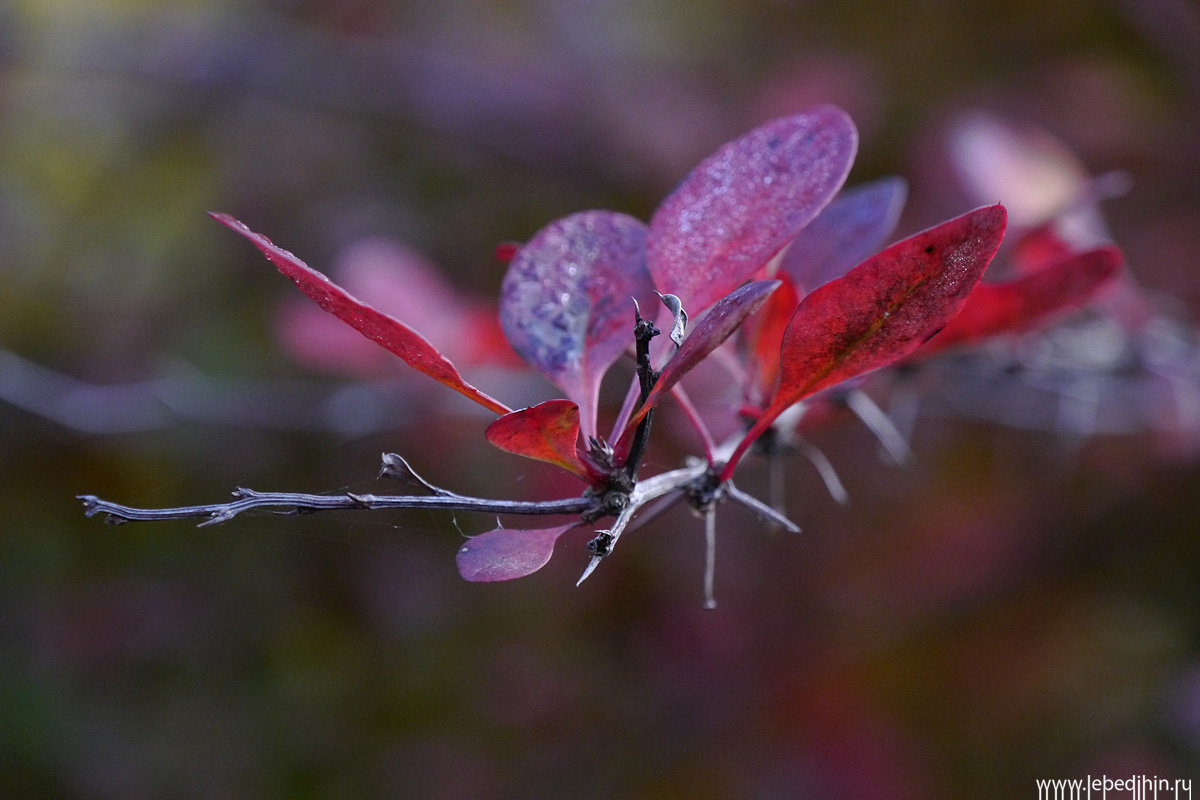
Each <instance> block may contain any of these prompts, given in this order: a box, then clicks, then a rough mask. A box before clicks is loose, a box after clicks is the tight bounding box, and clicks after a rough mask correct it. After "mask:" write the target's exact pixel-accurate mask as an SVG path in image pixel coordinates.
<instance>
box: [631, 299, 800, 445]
mask: <svg viewBox="0 0 1200 800" xmlns="http://www.w3.org/2000/svg"><path fill="white" fill-rule="evenodd" d="M778 286H779V281H754V282H753V283H747V284H746V285H745V286H742V287H740V288H738V289H736V290H734V291H733V292H731V293H730V294H728V295H726V296H725V297H722V298H721V299H720V300H719V301H717V304H716V305H714V306H713V307H712V308H711V309H710V310H709V312H708V313H707V314H705V315H704V318H703V319H701V320H700V322H699V323H697V324H696V327H695V329H694V330H693V331H692V332H691V333H690V334H689V335H688V337H687V338H686V339H684V340H683V346H682V347H680V348H679V349H678V350H676V351H675V354H674V355H672V356H671V360H670V361H668V362H667V363H666V365H665V366H663V368H662V372H661V373H660V374H659V376H658V380H657V381H656V382H655V384H654V388H653V389H651V390H650V394H649V395H648V396H647V397H646V402H645V403H643V404H642V407H641V408H640V409H638V413H637V414H635V415H634V416H633V418H632V419H630V420H629V424H628V425H627V426H626V429H627V430H628V429H631V428H632V427H633V426H635V425H636V424H637V423H638V422H639V421H640V420H641V419H642V417H644V416H646V412H647V411H649V410H650V409H651V408H652V407H653V406H654V405H655V404H656V403H657V402H658V401H659V400H660V399H662V396H663V395H664V394H666V393H667V392H669V391H670V390H671V387H673V386H674V385H675V384H676V383H678V382H679V379H680V378H682V377H683V376H684V375H686V374H687V373H688V371H689V370H691V369H692V368H693V367H695V366H696V365H697V364H699V363H700V362H701V361H703V360H704V359H705V358H707V357H708V355H709V354H710V353H711V352H712V351H713V350H716V349H717V348H718V347H720V345H721V343H722V342H724V341H725V340H726V339H728V338H729V337H730V336H731V335H732V334H733V332H734V331H736V330H737V329H738V326H739V325H741V324H742V322H743V321H745V319H746V317H748V316H750V315H751V314H753V313H754V312H755V311H757V310H758V309H759V307H760V306H762V304H763V303H764V302H765V301H766V299H767V297H769V296H770V294H771V292H773V291H775V289H776V288H777V287H778Z"/></svg>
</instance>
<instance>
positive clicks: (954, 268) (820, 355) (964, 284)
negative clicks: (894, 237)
mask: <svg viewBox="0 0 1200 800" xmlns="http://www.w3.org/2000/svg"><path fill="white" fill-rule="evenodd" d="M1004 223H1005V213H1004V207H1003V206H988V207H986V208H980V209H976V210H975V211H972V212H970V213H968V214H964V215H963V216H961V217H958V218H956V219H952V220H950V221H949V222H944V223H942V224H941V225H938V226H936V227H933V228H930V229H929V230H926V231H923V232H921V233H918V234H917V235H915V236H912V237H909V238H908V239H904V240H903V241H901V242H897V243H896V244H894V245H892V246H891V247H889V248H887V249H886V250H883V251H881V252H880V253H877V254H876V255H875V256H872V257H871V258H869V259H867V260H866V261H864V262H863V263H861V264H859V265H858V266H857V267H855V268H854V269H852V270H850V271H849V272H847V273H846V274H845V275H844V276H842V277H841V278H837V279H836V280H832V281H830V282H829V283H826V284H825V285H824V286H821V287H819V288H818V289H816V290H815V291H813V292H812V293H810V294H809V295H807V296H806V297H805V298H804V299H803V300H801V301H800V306H799V307H798V308H797V309H796V313H795V315H793V316H792V320H791V322H789V323H788V327H787V330H786V331H785V332H784V337H783V348H782V351H781V354H780V357H781V364H782V366H781V377H780V384H779V390H778V391H777V392H776V394H775V398H774V399H773V400H772V401H771V403H770V405H769V406H768V407H767V409H766V411H764V412H763V415H762V416H761V417H759V419H758V420H757V421H756V422H755V424H754V426H753V427H752V428H751V429H750V431H749V432H748V433H747V434H746V437H745V438H744V439H743V440H742V441H741V442H740V443H739V445H738V447H737V449H736V450H735V452H734V454H733V456H732V457H731V458H730V460H729V462H728V463H727V464H726V466H725V468H724V470H723V471H722V476H721V477H722V478H723V479H727V478H728V477H729V476H730V475H732V473H733V468H734V467H735V466H736V465H737V462H738V460H739V459H740V458H741V456H742V455H743V453H744V452H745V450H746V448H747V447H749V445H750V443H751V442H753V441H754V439H756V438H757V437H758V436H759V435H760V434H761V433H762V432H763V431H764V430H766V429H767V428H768V427H769V426H770V425H771V423H773V422H774V421H775V419H776V418H778V416H779V415H780V414H781V413H783V411H784V410H786V409H787V408H788V407H789V406H791V405H793V404H794V403H796V402H798V401H800V400H802V399H803V398H805V397H807V396H809V395H811V394H814V393H816V392H819V391H821V390H822V389H825V388H828V387H830V386H834V385H836V384H838V383H841V382H842V381H845V380H847V379H849V378H853V377H855V376H857V375H861V374H863V373H865V372H869V371H871V370H874V369H878V368H879V367H883V366H886V365H888V364H891V363H892V362H894V361H897V360H898V359H900V358H903V357H904V356H906V355H908V354H909V353H911V352H912V351H913V350H915V349H916V348H917V347H919V346H920V345H921V343H922V342H924V341H925V340H926V339H928V338H929V337H930V336H932V335H933V334H935V333H936V332H937V331H938V330H940V329H941V328H943V327H944V326H945V325H946V323H947V322H948V321H949V320H950V318H951V317H953V316H954V314H955V313H956V312H957V311H958V310H959V308H961V307H962V305H963V303H964V302H965V300H966V298H967V295H968V294H969V293H970V292H971V290H972V289H973V288H974V287H975V285H976V284H977V283H978V282H979V278H980V277H981V276H982V275H983V272H984V270H985V269H986V268H987V265H988V263H989V262H990V261H991V260H992V257H993V256H994V255H995V253H996V248H998V247H999V246H1000V240H1001V238H1002V237H1003V235H1004Z"/></svg>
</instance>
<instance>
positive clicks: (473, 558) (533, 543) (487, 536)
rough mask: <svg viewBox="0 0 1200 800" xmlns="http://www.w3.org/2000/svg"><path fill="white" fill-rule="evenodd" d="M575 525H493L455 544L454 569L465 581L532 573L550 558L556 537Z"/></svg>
mask: <svg viewBox="0 0 1200 800" xmlns="http://www.w3.org/2000/svg"><path fill="white" fill-rule="evenodd" d="M578 525H579V523H578V522H572V523H570V524H569V525H560V526H559V527H557V528H536V529H533V530H520V529H510V528H497V529H496V530H494V531H488V532H487V533H481V534H479V535H478V536H472V537H471V538H470V540H468V541H467V543H466V544H464V545H463V546H462V547H460V548H458V555H457V556H456V558H455V561H456V562H457V563H458V573H459V574H460V575H462V576H463V578H465V579H467V580H469V581H481V582H482V581H510V580H513V579H514V578H523V577H525V576H526V575H532V574H533V573H535V572H537V571H538V570H539V569H541V568H542V567H544V566H546V564H547V563H548V562H549V561H550V557H551V556H553V555H554V544H555V543H556V542H557V541H558V537H560V536H562V535H563V534H564V533H566V532H567V531H569V530H571V529H572V528H575V527H577V526H578Z"/></svg>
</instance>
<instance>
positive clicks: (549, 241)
mask: <svg viewBox="0 0 1200 800" xmlns="http://www.w3.org/2000/svg"><path fill="white" fill-rule="evenodd" d="M645 243H646V226H645V225H644V224H643V223H642V222H640V221H639V220H636V219H634V218H633V217H630V216H627V215H625V214H618V213H616V212H613V211H584V212H581V213H578V214H573V215H571V216H569V217H564V218H563V219H560V220H558V221H556V222H553V223H551V224H550V225H548V226H546V227H545V228H543V229H542V230H541V231H539V232H538V233H537V234H536V235H535V236H534V237H533V238H532V239H531V240H530V241H529V242H528V243H527V244H526V245H525V246H524V247H522V248H521V249H520V251H519V252H518V253H517V255H516V256H515V257H514V258H513V260H512V263H510V264H509V267H508V272H507V273H506V274H505V276H504V282H503V284H502V286H501V298H500V322H501V324H502V325H503V327H504V333H505V335H506V336H508V339H509V341H510V342H511V343H512V346H513V349H515V350H516V351H517V352H518V353H519V354H520V355H521V356H522V357H523V358H524V359H525V360H526V361H528V362H529V363H530V364H532V365H533V366H535V367H537V368H538V369H539V370H541V372H542V373H543V374H545V375H546V376H547V377H548V378H549V379H550V380H551V381H553V382H554V383H555V384H557V385H558V386H559V388H561V389H562V390H563V391H564V392H565V393H566V395H567V397H569V398H570V399H572V400H574V401H575V402H577V403H578V404H579V407H580V409H581V424H582V427H583V430H584V433H585V434H587V435H589V436H590V435H593V434H595V427H596V395H597V393H598V391H599V386H600V381H601V379H602V378H603V377H604V372H605V370H607V369H608V367H609V366H610V365H611V364H612V363H613V361H615V360H616V359H617V357H618V356H619V355H620V354H621V352H622V351H623V350H625V349H626V348H627V347H628V346H629V345H630V344H631V343H632V341H633V308H634V307H633V301H632V300H631V298H636V299H637V300H638V302H641V303H643V304H645V303H649V302H651V301H652V300H653V298H654V294H653V287H652V286H651V283H650V275H649V273H648V272H647V271H646V244H645Z"/></svg>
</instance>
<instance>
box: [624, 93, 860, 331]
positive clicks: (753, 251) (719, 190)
mask: <svg viewBox="0 0 1200 800" xmlns="http://www.w3.org/2000/svg"><path fill="white" fill-rule="evenodd" d="M857 147H858V134H857V132H856V131H855V129H854V123H853V122H851V121H850V118H849V117H848V116H846V114H845V112H843V111H842V110H841V109H838V108H834V107H833V106H819V107H817V108H813V109H810V110H809V111H806V112H804V113H802V114H796V115H794V116H790V117H783V118H781V119H777V120H775V121H773V122H769V123H767V124H766V125H763V126H761V127H759V128H755V129H754V130H752V131H750V133H748V134H746V135H745V136H742V137H741V138H739V139H736V140H734V141H732V142H729V143H728V144H726V145H724V146H723V147H721V148H720V149H719V150H717V152H716V153H714V154H713V155H711V156H709V157H708V158H707V159H706V160H704V161H703V162H702V163H701V164H700V165H699V166H698V167H696V169H694V170H693V171H692V172H691V174H690V175H688V176H687V177H686V178H685V179H684V180H683V182H682V183H681V184H680V185H679V186H678V187H677V188H676V189H675V191H674V192H672V193H671V195H670V196H669V197H668V198H667V199H666V200H664V201H663V203H662V205H661V206H659V207H658V210H657V211H656V212H655V214H654V217H653V219H651V220H650V235H649V237H648V239H647V242H646V247H647V251H648V264H649V267H650V273H651V274H652V275H653V276H654V284H655V286H656V287H657V288H658V290H659V291H661V292H664V293H665V292H670V293H672V294H675V295H678V296H679V298H680V300H682V301H683V306H684V308H687V309H690V310H691V311H692V312H693V313H697V312H700V311H702V310H704V309H705V308H707V307H708V306H710V305H712V304H713V303H714V302H715V301H716V300H717V299H719V298H721V297H724V296H725V295H727V294H729V293H730V292H731V291H733V290H734V289H735V288H737V287H738V286H739V285H740V284H741V283H742V282H744V281H745V280H746V279H747V278H749V277H750V276H751V275H752V274H753V273H754V271H755V270H757V269H758V268H759V267H762V266H763V265H764V264H766V263H767V262H768V261H769V260H770V259H771V257H772V256H774V255H775V254H776V253H778V252H779V250H780V249H781V248H782V247H783V246H784V245H785V244H787V243H788V242H789V241H791V239H792V238H793V237H794V236H795V235H796V234H797V233H798V232H799V231H800V230H801V229H802V228H803V227H804V226H805V225H807V224H808V223H809V222H810V221H811V220H812V219H813V218H814V217H816V216H817V214H819V213H820V211H821V209H823V208H824V207H825V205H826V204H827V203H828V202H829V201H830V199H832V198H833V196H834V195H835V194H836V193H837V191H838V189H840V188H841V186H842V182H843V181H845V179H846V174H847V173H848V172H849V171H850V165H851V164H852V163H853V161H854V153H855V150H856V149H857Z"/></svg>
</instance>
